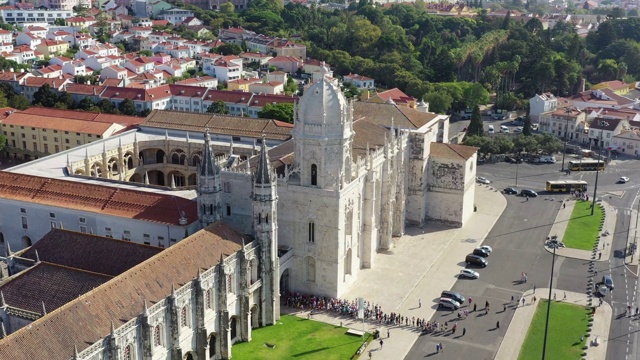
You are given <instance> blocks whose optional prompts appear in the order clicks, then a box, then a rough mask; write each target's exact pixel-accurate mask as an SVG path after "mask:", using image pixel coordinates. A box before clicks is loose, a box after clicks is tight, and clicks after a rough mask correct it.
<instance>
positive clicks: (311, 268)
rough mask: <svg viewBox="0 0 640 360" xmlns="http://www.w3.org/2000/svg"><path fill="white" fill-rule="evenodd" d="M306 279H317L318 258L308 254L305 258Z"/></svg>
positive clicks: (311, 280)
mask: <svg viewBox="0 0 640 360" xmlns="http://www.w3.org/2000/svg"><path fill="white" fill-rule="evenodd" d="M304 260H305V261H304V262H305V280H306V281H309V282H315V281H316V260H315V259H314V258H312V257H311V256H307V257H306V258H305V259H304Z"/></svg>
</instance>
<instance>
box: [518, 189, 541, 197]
mask: <svg viewBox="0 0 640 360" xmlns="http://www.w3.org/2000/svg"><path fill="white" fill-rule="evenodd" d="M520 195H522V196H526V197H538V193H537V192H535V191H533V190H531V189H523V190H521V191H520Z"/></svg>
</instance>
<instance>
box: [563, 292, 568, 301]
mask: <svg viewBox="0 0 640 360" xmlns="http://www.w3.org/2000/svg"><path fill="white" fill-rule="evenodd" d="M562 300H567V292H566V291H565V292H564V296H563V297H562Z"/></svg>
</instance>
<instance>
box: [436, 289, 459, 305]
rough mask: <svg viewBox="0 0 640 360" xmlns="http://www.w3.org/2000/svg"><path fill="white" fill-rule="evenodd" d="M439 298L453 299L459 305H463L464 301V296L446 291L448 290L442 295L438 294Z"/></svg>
mask: <svg viewBox="0 0 640 360" xmlns="http://www.w3.org/2000/svg"><path fill="white" fill-rule="evenodd" d="M440 297H441V298H448V299H453V300H455V301H457V302H458V303H460V304H464V300H465V299H464V296H462V295H460V293H457V292H455V291H448V290H445V291H443V292H442V294H440Z"/></svg>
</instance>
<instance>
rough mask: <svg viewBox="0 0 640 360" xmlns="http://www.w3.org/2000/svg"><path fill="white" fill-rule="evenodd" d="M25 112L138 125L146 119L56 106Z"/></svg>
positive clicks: (26, 111)
mask: <svg viewBox="0 0 640 360" xmlns="http://www.w3.org/2000/svg"><path fill="white" fill-rule="evenodd" d="M20 112H21V113H24V114H31V115H40V116H49V117H58V118H65V119H75V120H86V121H94V122H101V123H109V124H121V125H125V126H129V125H137V124H140V123H142V122H143V121H144V118H142V117H137V116H128V115H113V114H102V113H94V112H89V111H76V110H63V109H55V108H42V107H31V108H28V109H26V110H22V111H20Z"/></svg>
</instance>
